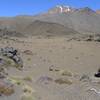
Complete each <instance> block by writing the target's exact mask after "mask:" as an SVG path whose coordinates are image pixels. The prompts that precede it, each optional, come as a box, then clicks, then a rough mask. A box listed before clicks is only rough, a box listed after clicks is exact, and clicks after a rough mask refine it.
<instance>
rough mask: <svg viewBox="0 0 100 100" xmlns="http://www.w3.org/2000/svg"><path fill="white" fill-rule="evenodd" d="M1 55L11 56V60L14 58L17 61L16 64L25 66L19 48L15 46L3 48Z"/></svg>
mask: <svg viewBox="0 0 100 100" xmlns="http://www.w3.org/2000/svg"><path fill="white" fill-rule="evenodd" d="M0 55H1V56H6V57H8V58H10V59H11V60H13V61H14V62H15V63H16V65H18V66H20V67H23V61H22V59H21V57H20V54H19V52H18V50H17V49H15V48H13V47H5V48H1V49H0Z"/></svg>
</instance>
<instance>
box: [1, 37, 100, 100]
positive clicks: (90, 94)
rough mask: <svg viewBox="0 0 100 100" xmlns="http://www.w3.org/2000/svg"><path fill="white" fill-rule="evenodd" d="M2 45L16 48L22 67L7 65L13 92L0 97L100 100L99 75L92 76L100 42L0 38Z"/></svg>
mask: <svg viewBox="0 0 100 100" xmlns="http://www.w3.org/2000/svg"><path fill="white" fill-rule="evenodd" d="M4 47H13V48H16V49H17V50H18V51H19V53H20V56H21V58H22V60H23V68H22V70H18V69H16V68H15V67H9V68H7V73H8V76H7V77H8V79H9V78H12V79H13V80H12V81H11V82H12V83H13V84H14V93H13V94H11V95H10V96H1V97H0V100H100V78H96V77H94V74H95V73H96V72H97V70H98V69H99V68H100V42H94V41H76V40H68V39H67V38H66V37H54V38H37V37H29V38H7V39H3V38H1V39H0V48H4ZM25 51H28V52H25ZM17 82H20V84H17ZM25 87H26V91H28V92H29V93H28V94H27V93H26V92H25V90H23V88H25ZM25 96H26V97H25ZM28 97H29V98H28Z"/></svg>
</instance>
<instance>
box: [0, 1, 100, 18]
mask: <svg viewBox="0 0 100 100" xmlns="http://www.w3.org/2000/svg"><path fill="white" fill-rule="evenodd" d="M58 4H59V5H69V6H72V7H78V8H80V7H86V6H88V7H90V8H92V9H100V0H0V16H16V15H34V14H38V13H41V12H44V11H47V10H48V9H49V8H52V7H54V6H55V5H58Z"/></svg>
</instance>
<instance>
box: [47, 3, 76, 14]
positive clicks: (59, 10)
mask: <svg viewBox="0 0 100 100" xmlns="http://www.w3.org/2000/svg"><path fill="white" fill-rule="evenodd" d="M74 10H75V9H74V8H72V7H70V6H64V5H57V6H56V7H53V8H51V9H50V10H49V11H48V13H49V14H56V13H67V12H73V11H74Z"/></svg>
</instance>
